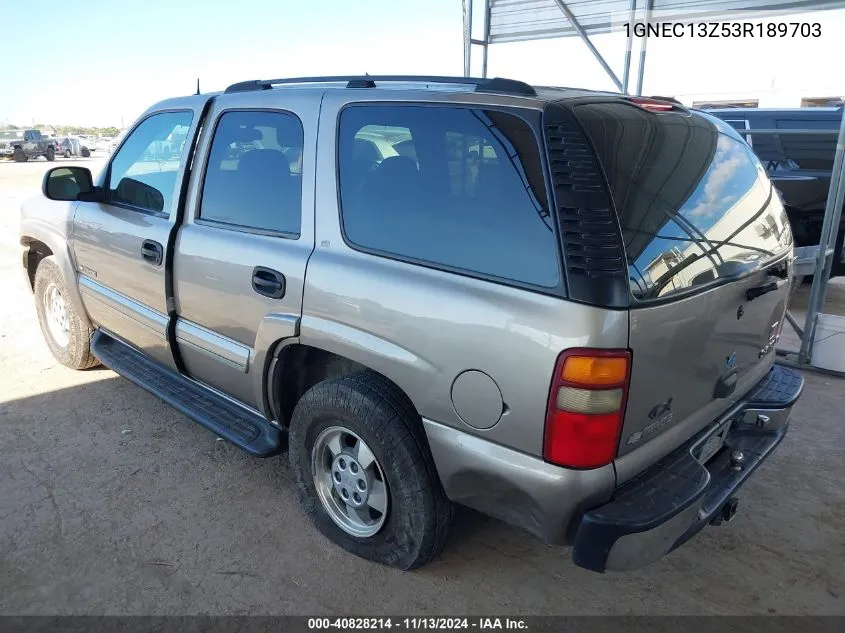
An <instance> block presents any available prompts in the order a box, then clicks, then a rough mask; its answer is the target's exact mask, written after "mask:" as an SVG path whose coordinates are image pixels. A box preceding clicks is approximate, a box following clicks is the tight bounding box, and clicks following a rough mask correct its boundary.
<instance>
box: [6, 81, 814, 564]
mask: <svg viewBox="0 0 845 633" xmlns="http://www.w3.org/2000/svg"><path fill="white" fill-rule="evenodd" d="M173 139H183V140H182V141H181V142H179V143H174V142H173ZM43 194H44V195H43V196H42V197H39V198H38V199H34V200H31V201H28V202H26V203H25V204H24V207H23V210H22V228H21V231H22V233H21V243H22V244H23V245H24V247H25V249H24V253H23V265H24V268H25V270H26V272H27V273H28V280H29V283H30V284H31V286H32V288H33V291H34V296H35V302H36V306H37V311H38V318H39V321H40V323H41V328H42V330H43V333H44V337H45V339H46V341H47V343H48V345H49V346H50V349H51V350H52V352H53V354H54V355H55V357H56V358H57V359H58V360H59V361H60V362H61V363H63V364H65V365H67V366H69V367H73V368H77V369H83V368H86V367H91V366H93V365H95V364H96V363H98V362H102V363H103V364H104V365H106V366H108V367H110V368H112V369H113V370H115V371H116V372H118V373H120V374H122V375H123V376H125V377H126V378H128V379H129V380H131V381H133V382H135V383H136V384H138V385H140V386H142V387H144V388H145V389H147V390H149V391H151V392H152V393H154V394H156V395H157V396H159V397H160V398H162V399H163V400H165V401H166V402H168V403H170V404H171V405H173V406H174V407H175V408H176V409H178V410H179V411H181V412H182V413H184V414H185V415H186V416H188V417H189V418H192V419H193V420H195V421H196V422H198V423H200V424H202V425H203V426H205V427H206V428H208V429H209V430H211V431H212V432H213V433H215V434H216V435H218V436H220V437H223V438H225V439H227V440H229V441H230V442H232V443H233V444H235V445H237V446H239V447H240V448H242V449H244V450H245V451H247V452H248V453H251V454H253V455H256V456H262V457H263V456H269V455H274V454H277V453H279V452H282V451H284V450H285V449H287V450H288V454H289V459H290V462H291V465H292V467H293V471H294V473H295V476H296V483H297V488H298V491H299V496H300V499H301V501H302V505H303V507H304V509H305V512H306V513H307V514H308V515H309V517H310V518H311V519H312V520H313V522H314V524H315V525H316V527H317V528H318V529H319V530H320V531H321V532H322V533H323V534H325V535H326V536H327V537H328V538H330V539H331V540H333V541H334V542H336V543H338V544H339V545H341V546H342V547H344V548H345V549H347V550H349V551H350V552H353V553H355V554H357V555H359V556H363V557H365V558H368V559H370V560H375V561H379V562H382V563H387V564H391V565H395V566H398V567H400V568H402V569H411V568H413V567H417V566H419V565H422V564H424V563H426V562H427V561H429V560H431V559H432V558H433V557H434V556H436V555H437V553H438V551H440V549H441V548H442V546H443V544H444V542H445V541H446V539H447V536H448V534H449V530H450V526H451V525H452V522H453V516H454V508H455V504H463V505H466V506H470V507H473V508H476V509H478V510H480V511H482V512H486V513H488V514H490V515H492V516H494V517H498V518H499V519H502V520H504V521H507V522H508V523H511V524H513V525H516V526H519V527H521V528H524V529H525V530H527V531H529V532H531V533H533V534H535V535H537V536H538V537H539V538H541V539H543V540H544V541H546V542H548V543H553V544H567V543H569V544H573V545H574V549H573V556H574V560H575V562H576V563H577V564H578V565H580V566H582V567H586V568H589V569H593V570H597V571H604V570H627V569H634V568H637V567H640V566H642V565H645V564H647V563H650V562H652V561H654V560H656V559H658V558H659V557H661V556H663V555H664V554H666V553H667V552H669V551H670V550H672V549H674V548H675V547H677V546H679V545H680V544H682V543H683V542H685V541H686V540H687V539H689V538H690V537H691V536H692V535H694V534H695V533H696V532H697V531H699V530H700V529H701V528H702V527H704V526H705V525H706V524H708V523H711V522H715V523H719V522H722V521H725V520H729V519H730V518H732V517H733V514H734V512H735V511H736V498H735V496H734V494H735V492H736V491H737V489H738V488H739V487H740V486H741V485H742V484H743V483H744V482H745V480H746V479H747V478H748V477H749V476H750V474H751V473H752V472H753V471H754V470H755V468H756V467H757V466H759V465H760V464H761V463H762V462H763V460H765V459H766V457H768V455H769V454H770V453H771V451H772V450H773V449H774V448H775V446H777V444H778V443H779V442H780V441H781V439H783V437H784V435H785V433H786V430H787V423H788V419H789V415H790V410H791V407H792V405H793V404H794V403H795V401H796V400H797V398H798V397H799V395H800V392H801V389H802V386H803V381H802V379H801V378H800V376H798V375H797V374H795V373H793V372H791V371H790V370H788V369H786V368H785V367H781V366H778V365H775V364H774V360H775V352H774V345H775V343H776V341H777V340H778V336H779V333H780V328H781V322H782V319H783V317H784V312H785V309H786V301H787V289H788V284H789V281H790V277H791V274H792V272H791V265H792V264H791V253H792V237H791V233H790V229H789V225H788V223H787V219H786V215H785V213H784V210H783V207H782V205H781V202H780V200H779V198H778V196H777V195H776V193H775V191H774V190H773V189H772V185H771V183H770V182H769V179H768V178H767V176H766V173H765V171H764V170H763V168H762V167H761V165H760V163H759V162H758V161H757V159H755V157H754V155H753V154H752V153H751V151H750V150H749V148H748V146H747V145H746V144H745V142H744V141H743V140H742V139H741V138H740V137H739V136H738V135H737V133H736V132H735V131H734V130H733V129H732V128H731V127H730V126H728V125H727V124H725V123H723V122H721V121H720V120H718V119H716V118H714V117H711V116H708V115H706V114H703V113H701V112H694V111H690V110H688V109H686V108H684V107H683V106H681V105H679V104H676V103H673V102H670V101H666V100H660V99H650V98H636V97H629V96H624V95H618V94H605V93H596V92H588V91H582V90H572V89H563V88H534V87H531V86H528V85H526V84H524V83H521V82H518V81H512V80H504V79H491V80H486V79H468V78H454V77H396V76H391V77H369V76H366V77H322V78H299V79H280V80H272V81H250V82H243V83H239V84H236V85H233V86H231V87H229V88H228V89H227V90H226V91H225V92H223V93H218V94H198V95H194V96H189V97H183V98H178V99H171V100H167V101H164V102H162V103H159V104H157V105H155V106H153V107H152V108H150V109H149V110H148V111H147V112H146V113H145V114H144V115H143V116H142V117H141V118H140V119H139V120H138V122H137V123H135V125H134V127H133V128H132V129H131V130H130V131H129V133H128V134H127V135H126V137H125V138H124V139H123V141H122V143H121V144H120V146H119V147H118V148H117V150H116V151H115V153H114V154H113V156H112V157H111V159H110V160H109V163H108V165H107V166H106V168H105V169H104V170H103V172H102V173H101V174H100V175H99V177H98V178H97V179H96V180H94V179H93V178H92V175H91V173H90V172H89V171H88V170H87V169H85V168H83V167H67V166H66V167H58V168H54V169H52V170H50V171H49V172H48V173H47V175H46V176H45V179H44V185H43Z"/></svg>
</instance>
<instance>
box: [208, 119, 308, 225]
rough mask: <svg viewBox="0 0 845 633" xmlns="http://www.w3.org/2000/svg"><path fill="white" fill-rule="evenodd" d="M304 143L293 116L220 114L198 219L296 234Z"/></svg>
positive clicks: (299, 128)
mask: <svg viewBox="0 0 845 633" xmlns="http://www.w3.org/2000/svg"><path fill="white" fill-rule="evenodd" d="M302 139H303V133H302V124H301V123H300V121H299V119H298V118H297V117H296V116H294V115H293V114H289V113H285V112H259V111H239V112H226V113H225V114H223V116H221V117H220V119H219V120H218V123H217V129H216V131H215V132H214V140H213V141H212V143H211V151H210V153H209V157H208V166H207V167H206V172H205V181H204V183H203V191H202V201H201V203H200V212H199V217H200V218H201V219H203V220H208V221H212V222H215V223H220V224H225V225H229V226H232V227H247V228H252V229H259V230H264V231H272V232H274V233H283V234H285V235H291V236H298V235H299V232H300V228H301V223H302V146H303V140H302Z"/></svg>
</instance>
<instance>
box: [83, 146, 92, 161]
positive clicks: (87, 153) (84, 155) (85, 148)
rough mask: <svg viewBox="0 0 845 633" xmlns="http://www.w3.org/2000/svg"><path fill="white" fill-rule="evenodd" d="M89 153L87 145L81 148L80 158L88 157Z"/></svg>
mask: <svg viewBox="0 0 845 633" xmlns="http://www.w3.org/2000/svg"><path fill="white" fill-rule="evenodd" d="M90 155H91V151H90V150H89V149H88V148H87V147H83V148H82V158H88V157H89V156H90Z"/></svg>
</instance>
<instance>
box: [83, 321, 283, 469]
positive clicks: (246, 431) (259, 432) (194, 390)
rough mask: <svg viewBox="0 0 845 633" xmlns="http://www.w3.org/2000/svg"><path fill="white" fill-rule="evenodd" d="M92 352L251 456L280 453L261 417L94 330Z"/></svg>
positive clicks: (277, 437) (275, 435)
mask: <svg viewBox="0 0 845 633" xmlns="http://www.w3.org/2000/svg"><path fill="white" fill-rule="evenodd" d="M91 351H92V352H94V355H95V356H96V357H97V358H99V359H100V361H101V362H102V363H103V365H105V366H106V367H108V368H109V369H112V370H114V371H115V372H117V373H118V374H120V375H121V376H123V377H125V378H128V379H129V380H131V381H132V382H134V383H135V384H136V385H138V386H139V387H143V388H144V389H146V390H147V391H149V392H150V393H153V394H155V395H156V396H158V397H159V398H161V399H162V400H164V401H165V402H166V403H167V404H169V405H171V406H173V407H174V408H176V409H178V410H179V411H181V412H182V413H184V414H185V415H187V416H188V417H189V418H191V419H192V420H193V421H194V422H197V423H198V424H201V425H202V426H204V427H205V428H207V429H208V430H209V431H211V432H213V433H216V434H217V435H219V436H220V437H222V438H223V439H225V440H228V441H229V442H231V443H232V444H234V445H235V446H237V447H238V448H241V449H243V450H245V451H246V452H247V453H249V454H250V455H255V456H256V457H269V456H270V455H274V454H276V453H278V452H280V450H281V449H282V443H283V442H282V433H281V431H280V430H279V429H277V428H276V427H274V426H273V425H272V424H270V423H269V422H268V421H267V420H265V419H264V418H263V417H261V416H260V415H257V414H255V413H251V412H250V411H248V410H246V409H244V408H242V407H239V406H238V405H236V404H234V403H232V402H230V401H229V400H227V399H226V398H223V397H222V396H219V395H218V394H216V393H214V392H213V391H211V390H209V389H205V388H204V387H203V386H202V385H199V384H197V383H195V382H194V381H192V380H189V379H187V378H185V377H184V376H181V375H179V374H177V373H175V372H172V371H170V370H169V369H166V368H165V367H162V366H161V365H159V364H158V363H156V362H155V361H152V360H150V359H149V358H147V357H146V356H144V355H143V354H142V353H141V352H139V351H137V350H135V349H134V348H132V347H130V346H129V345H126V344H125V343H122V342H121V341H118V340H116V339H114V338H112V337H111V336H109V335H108V334H106V333H105V332H103V331H101V330H97V331H96V332H95V333H94V336H93V337H91Z"/></svg>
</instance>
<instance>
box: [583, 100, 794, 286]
mask: <svg viewBox="0 0 845 633" xmlns="http://www.w3.org/2000/svg"><path fill="white" fill-rule="evenodd" d="M576 111H577V114H578V117H579V118H580V119H581V121H582V122H583V123H584V125H585V127H586V128H587V131H588V134H589V135H590V137H591V140H592V142H593V144H594V146H595V148H596V151H597V154H598V156H599V159H600V161H601V163H602V166H603V168H604V171H605V174H606V176H607V179H608V183H609V185H610V188H611V193H612V195H613V200H614V204H615V206H616V210H617V214H618V216H619V223H620V226H621V229H622V235H623V241H624V245H625V253H626V257H627V261H628V274H629V282H630V289H631V294H632V296H633V297H634V299H635V300H637V301H639V302H649V301H653V300H660V299H664V298H666V297H670V296H671V295H673V294H678V293H682V292H683V293H686V292H689V291H691V290H695V289H697V288H698V287H701V286H705V285H710V284H713V283H717V282H720V281H724V280H725V279H727V278H735V277H737V276H742V275H743V273H744V272H745V271H750V270H753V269H755V268H757V267H758V266H759V265H761V264H762V263H765V261H767V260H771V259H772V258H774V257H776V256H777V255H779V254H781V253H783V252H784V251H785V250H786V249H788V248H789V247H790V246H791V244H792V236H791V233H790V230H789V224H788V220H787V217H786V214H785V212H784V210H783V206H782V205H781V203H780V200H779V198H778V196H777V194H776V193H775V192H774V190H773V188H772V185H771V182H770V181H769V180H768V177H767V176H766V174H765V171H764V169H763V167H762V165H761V164H760V161H759V160H758V159H757V158H756V157H755V156H754V154H753V153H752V152H751V150H750V149H749V147H748V145H747V144H746V143H744V142H743V141H742V140H741V139H739V138H737V137H736V136H734V135H733V131H731V130H725V129H720V128H719V127H718V126H717V125H715V124H714V123H712V122H711V121H710V120H709V119H708V118H705V117H701V116H698V115H691V116H683V115H674V114H672V115H654V114H652V113H649V112H645V111H641V110H640V109H639V108H636V107H633V106H629V105H624V104H596V105H590V106H581V107H579V108H577V109H576ZM725 127H727V126H725Z"/></svg>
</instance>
